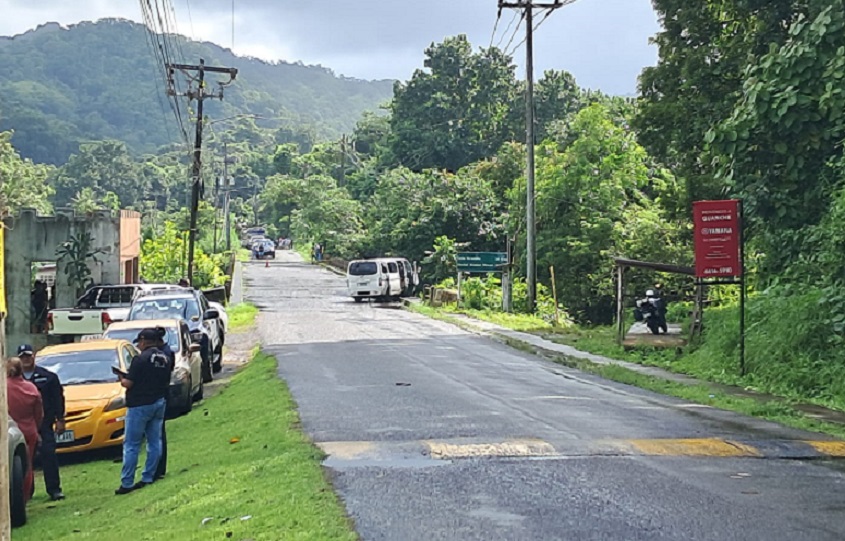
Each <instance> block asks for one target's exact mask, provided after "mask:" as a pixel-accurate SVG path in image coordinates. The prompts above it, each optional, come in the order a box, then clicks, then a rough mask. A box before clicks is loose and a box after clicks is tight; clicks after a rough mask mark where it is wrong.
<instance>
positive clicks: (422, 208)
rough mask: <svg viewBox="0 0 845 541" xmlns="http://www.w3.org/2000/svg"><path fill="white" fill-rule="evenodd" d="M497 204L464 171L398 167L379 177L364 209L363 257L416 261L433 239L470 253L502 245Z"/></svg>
mask: <svg viewBox="0 0 845 541" xmlns="http://www.w3.org/2000/svg"><path fill="white" fill-rule="evenodd" d="M498 208H499V205H498V204H497V201H496V197H495V195H494V193H493V190H492V187H491V185H490V183H489V182H486V181H484V180H483V179H481V178H479V177H478V176H477V175H475V174H473V173H472V170H471V169H470V168H467V169H462V170H460V171H459V172H458V173H455V174H452V173H445V172H439V171H424V172H422V173H414V172H413V171H410V170H408V169H404V168H399V169H393V170H390V171H387V172H385V173H384V174H383V175H382V176H381V177H380V178H379V183H378V187H377V188H376V191H375V194H374V196H373V198H372V199H371V201H370V202H369V205H368V211H369V212H368V213H367V216H366V223H367V225H368V230H369V232H370V237H371V238H370V246H369V251H368V254H371V255H380V254H385V253H392V254H401V255H402V256H404V257H407V258H408V259H411V260H419V259H421V258H422V257H423V255H424V254H425V250H426V249H428V247H430V246H432V245H433V244H434V241H435V239H436V238H437V237H441V236H446V237H449V238H452V239H455V240H456V241H457V242H460V243H466V244H467V245H468V246H470V247H471V248H473V249H478V250H484V249H492V248H495V249H501V248H503V245H504V239H503V237H502V230H501V216H500V215H499V214H498V213H497V209H498Z"/></svg>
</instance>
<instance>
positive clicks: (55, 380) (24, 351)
mask: <svg viewBox="0 0 845 541" xmlns="http://www.w3.org/2000/svg"><path fill="white" fill-rule="evenodd" d="M18 357H19V358H20V360H21V365H22V366H23V377H24V379H25V380H27V381H29V382H32V383H34V384H35V386H36V387H38V391H39V392H40V393H41V401H42V402H43V404H44V420H43V421H42V422H41V426H40V428H39V430H38V433H39V435H40V436H41V445H40V446H39V450H38V451H39V455H40V456H41V468H42V469H43V470H44V485H45V486H46V488H47V494H49V496H50V499H51V500H53V501H56V500H63V499H64V498H65V495H64V493H63V492H62V481H61V478H60V477H59V459H58V457H57V456H56V434H63V433H64V431H65V392H64V388H62V383H61V382H60V381H59V376H57V375H56V374H54V373H53V372H50V371H49V370H47V369H46V368H42V367H40V366H37V365H36V364H35V350H34V349H33V347H32V346H31V345H29V344H22V345H21V346H20V347H18Z"/></svg>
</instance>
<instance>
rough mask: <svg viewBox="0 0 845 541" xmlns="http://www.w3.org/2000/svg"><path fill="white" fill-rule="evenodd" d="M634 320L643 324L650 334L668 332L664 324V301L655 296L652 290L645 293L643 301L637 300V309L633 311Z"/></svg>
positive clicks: (667, 327)
mask: <svg viewBox="0 0 845 541" xmlns="http://www.w3.org/2000/svg"><path fill="white" fill-rule="evenodd" d="M634 319H635V320H636V321H642V322H645V324H646V326H647V327H648V330H650V331H651V333H652V334H660V331H661V330H662V331H663V334H667V333H668V332H669V326H668V324H667V323H666V301H664V300H663V299H662V298H660V297H659V296H657V295H656V294H655V293H654V291H653V290H651V289H649V290H648V291H646V298H645V299H638V300H637V307H636V308H635V309H634Z"/></svg>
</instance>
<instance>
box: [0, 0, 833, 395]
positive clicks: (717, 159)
mask: <svg viewBox="0 0 845 541" xmlns="http://www.w3.org/2000/svg"><path fill="white" fill-rule="evenodd" d="M652 3H653V5H654V8H655V10H656V11H657V13H658V15H659V16H660V17H661V18H662V19H663V20H665V21H672V24H671V25H665V28H663V29H662V30H661V31H660V32H659V33H658V34H657V35H656V36H655V43H656V44H657V47H658V53H659V59H658V62H657V64H656V65H655V66H653V67H649V68H646V69H645V70H644V71H643V73H642V74H641V77H640V88H639V96H638V97H637V99H623V98H619V97H613V96H607V95H604V94H602V93H601V92H596V91H591V90H586V89H583V88H581V87H579V86H578V84H577V81H576V80H575V78H574V77H573V76H572V75H571V74H569V73H566V72H564V71H553V70H552V71H547V72H545V73H544V74H542V75H541V76H540V77H538V80H537V85H536V91H535V92H536V95H535V96H534V98H535V108H536V112H537V118H536V124H537V159H536V196H535V203H536V232H537V236H536V241H537V242H536V246H537V251H538V269H537V270H538V278H539V281H540V282H541V284H543V287H541V288H540V291H539V292H538V298H539V299H540V303H539V314H538V315H539V316H540V318H541V319H542V321H543V323H540V322H539V321H538V329H544V326H545V325H547V324H549V322H550V319H549V317H550V310H549V308H550V303H549V300H548V299H549V296H550V295H549V291H550V290H552V286H553V285H554V286H555V289H556V291H557V301H558V303H559V305H560V309H561V316H560V318H559V324H558V326H560V327H562V328H563V329H564V331H565V332H563V333H560V335H561V336H560V337H558V339H560V340H570V341H573V342H577V343H578V344H579V345H580V346H581V347H582V348H585V349H586V348H591V349H592V350H593V351H597V352H601V353H604V354H607V355H611V356H622V357H623V358H626V359H628V360H631V359H636V360H638V362H644V363H651V364H658V365H661V366H665V367H667V368H669V369H671V370H676V371H681V372H685V373H689V374H692V375H695V376H697V377H701V378H704V379H708V380H712V381H718V382H725V383H731V384H736V385H740V386H745V387H751V388H753V389H757V390H760V391H764V392H771V393H776V394H779V395H782V396H786V397H789V398H790V399H794V400H803V401H811V402H816V403H820V404H825V405H829V406H832V407H837V408H840V409H843V408H845V383H843V382H845V378H843V375H845V243H844V242H843V239H845V225H843V224H845V152H844V151H843V148H845V145H843V142H845V92H843V91H842V88H841V86H842V85H841V82H842V80H843V78H845V56H843V55H842V51H843V48H845V0H801V1H798V0H784V1H782V2H778V3H777V5H776V6H775V7H773V8H772V9H770V10H760V9H759V5H758V4H759V2H753V1H748V0H726V1H719V2H716V1H715V0H705V2H704V8H702V9H689V8H688V7H687V6H686V4H685V3H684V2H678V1H677V0H654V1H653V2H652ZM725 21H730V24H725ZM705 50H706V51H707V54H703V53H702V51H705ZM424 56H425V61H424V65H423V66H422V67H421V69H419V70H417V71H415V73H414V74H413V75H412V76H411V78H410V79H409V80H407V81H403V82H399V83H397V84H396V85H395V87H394V92H393V97H392V99H391V100H390V102H389V103H388V104H387V106H386V107H385V108H384V111H385V114H375V113H366V114H364V115H362V116H361V118H360V119H359V121H358V122H357V124H356V126H355V128H354V130H352V134H351V137H350V139H349V140H347V139H346V138H344V139H343V140H340V141H337V140H335V141H326V140H323V141H319V140H317V139H315V137H314V136H313V134H314V133H315V132H319V130H316V131H315V130H314V129H313V127H310V126H306V125H296V126H288V125H285V126H282V127H278V126H274V127H273V128H272V129H271V128H267V127H264V126H265V125H266V124H264V123H258V124H257V123H256V122H255V120H254V119H248V118H238V119H234V120H232V124H231V125H230V126H229V127H228V128H226V129H224V128H223V127H222V126H221V127H220V129H218V130H210V132H209V136H208V139H207V141H208V145H209V148H211V147H215V146H216V147H219V146H220V145H221V144H223V143H225V144H227V149H228V150H227V152H228V154H229V156H230V157H232V158H233V165H232V167H231V169H230V170H229V172H230V174H231V175H232V176H233V177H234V178H235V179H236V182H235V188H234V189H233V191H232V193H231V196H232V205H231V207H230V210H231V213H232V218H233V220H232V223H234V224H238V225H240V226H243V225H245V224H256V223H261V224H262V225H265V226H266V229H267V233H268V236H270V237H271V238H275V237H277V236H282V235H284V236H287V237H291V238H293V239H294V240H295V242H296V247H297V250H298V251H300V253H302V252H303V249H304V254H303V255H304V256H305V257H306V260H307V259H308V258H309V256H308V248H309V247H310V245H311V244H312V243H313V242H320V243H321V244H323V245H324V246H325V247H326V249H325V253H326V254H327V255H330V256H336V257H339V258H341V259H348V258H352V257H376V256H382V255H396V256H401V257H406V258H408V259H409V260H411V261H417V262H420V263H421V264H422V274H423V281H424V283H426V284H438V283H441V282H443V281H444V280H446V279H447V278H450V277H453V276H455V270H456V269H455V268H454V256H455V254H456V253H457V252H459V251H502V250H504V247H505V245H506V243H507V240H508V239H510V241H511V244H512V245H513V246H514V247H515V260H514V261H515V264H516V269H515V275H516V277H517V280H516V282H515V289H518V288H524V280H523V279H522V278H524V276H525V261H526V257H525V255H526V254H525V249H524V247H525V245H526V238H525V237H526V231H525V230H526V228H525V201H526V197H527V194H526V188H525V186H526V184H525V178H524V169H525V160H524V155H525V154H524V151H525V147H524V144H523V143H521V142H520V141H522V140H523V136H522V134H523V133H524V118H523V112H524V105H525V104H524V98H523V92H524V90H525V88H524V82H522V81H520V80H519V79H518V78H517V74H516V66H515V64H514V58H513V56H512V55H511V54H509V53H508V52H507V51H503V50H501V49H500V48H498V47H487V48H477V47H473V45H472V44H471V43H470V42H469V40H468V39H467V37H466V36H463V35H459V36H452V37H448V38H446V39H444V40H443V41H442V42H440V43H434V44H432V45H431V46H430V47H428V48H426V50H425V51H424ZM0 113H2V111H0ZM90 139H96V137H93V136H92V137H91V138H90ZM14 140H15V139H14V138H13V137H12V136H11V135H9V134H4V135H0V155H1V156H0V176H2V178H4V179H7V180H6V182H5V183H3V185H2V187H1V188H0V212H14V211H15V210H17V209H19V208H20V207H21V206H22V205H23V204H27V205H29V206H35V207H38V208H39V209H42V210H49V208H50V207H54V206H59V205H67V204H72V205H76V206H77V207H79V208H80V209H83V208H84V209H90V208H91V206H92V205H94V206H98V205H99V206H101V207H102V206H105V207H107V208H114V206H116V205H119V206H121V207H129V208H135V209H137V210H141V211H143V212H144V216H145V219H144V220H145V221H144V236H145V239H146V241H147V242H145V249H144V261H142V266H143V268H144V269H145V270H147V272H150V273H151V274H153V275H157V274H156V271H154V270H155V269H158V268H159V267H162V265H160V263H161V262H160V261H159V259H163V258H166V259H167V261H168V263H167V266H166V268H167V269H168V272H172V273H173V274H174V275H175V274H181V273H183V272H184V271H183V269H182V267H179V265H182V266H183V265H184V263H183V262H184V259H185V258H184V255H183V254H184V248H182V247H180V243H179V242H178V241H177V239H178V238H180V237H179V235H180V234H182V235H183V234H184V232H185V230H186V229H187V227H188V226H187V223H186V215H187V214H186V212H185V210H184V209H182V208H180V207H181V205H182V202H184V201H185V200H186V196H187V190H188V188H189V183H187V182H185V179H186V178H188V173H187V172H188V168H189V164H190V161H189V156H187V155H186V154H185V153H184V152H183V151H180V150H176V149H175V148H172V147H163V148H162V149H160V150H159V151H158V152H156V153H155V154H152V155H147V156H143V157H139V156H137V154H134V153H133V152H131V151H130V149H129V147H128V146H127V145H126V144H125V143H122V142H119V141H92V142H91V143H85V144H82V145H79V148H78V149H74V150H73V151H71V152H68V153H67V154H68V156H69V157H68V159H67V161H66V162H65V163H63V164H61V165H59V164H56V165H41V164H36V163H33V162H31V161H28V160H27V159H26V158H30V157H31V156H27V155H24V156H20V155H19V151H20V149H15V148H14V147H13V145H12V143H13V142H14ZM350 140H351V141H352V143H351V144H348V143H349V141H350ZM42 146H43V145H42ZM212 162H213V160H207V161H206V163H205V165H204V167H207V169H206V170H205V171H203V175H204V176H205V177H206V178H214V177H215V173H214V171H213V169H212ZM213 192H214V190H211V189H208V190H206V194H205V200H204V201H203V203H202V205H201V207H200V216H199V220H200V225H199V231H200V232H201V235H200V240H199V248H200V249H201V252H202V254H205V255H204V256H200V259H199V261H200V262H201V263H200V266H201V268H200V269H198V273H197V277H198V283H197V284H196V285H200V286H205V285H215V284H217V283H219V282H220V280H221V279H223V280H224V279H225V278H224V277H223V275H224V274H225V273H226V269H225V268H224V267H225V265H226V262H227V261H229V260H230V259H227V257H230V254H228V255H227V254H226V253H224V252H223V250H222V248H221V244H222V241H221V239H222V237H223V236H224V235H223V232H222V228H221V223H222V220H221V216H220V215H219V212H217V211H216V210H215V209H214V206H213V203H214V194H213ZM728 197H730V198H741V199H742V200H743V202H744V203H743V208H744V212H745V217H744V218H745V221H746V226H747V228H746V233H747V234H746V235H745V238H746V240H747V243H746V244H747V246H746V254H747V256H748V257H747V269H748V273H747V274H748V283H749V286H750V288H751V290H752V292H753V294H752V296H751V299H750V302H749V314H748V369H749V370H748V374H747V375H745V376H741V375H740V373H739V370H738V366H737V363H736V358H737V355H738V351H737V350H738V343H737V339H736V334H737V333H736V327H735V323H734V322H735V321H736V319H737V318H736V309H737V308H736V303H735V300H734V299H731V298H730V297H727V296H726V295H725V294H724V293H723V292H721V291H719V288H711V289H710V291H709V293H708V299H707V300H708V301H711V302H712V304H710V305H709V306H710V308H709V309H708V310H707V312H706V313H705V325H706V328H705V333H704V335H703V336H702V337H701V338H700V339H696V340H695V341H694V342H693V344H692V345H691V346H690V347H689V348H688V349H686V350H685V351H683V352H682V354H681V355H678V356H676V355H674V353H667V352H654V351H638V352H625V351H619V350H618V348H617V349H616V350H614V348H615V347H616V346H615V345H614V344H613V342H612V340H605V339H604V337H605V335H606V334H607V333H606V332H605V331H602V330H601V328H602V326H606V325H609V324H611V323H612V322H613V319H614V317H615V300H614V295H615V287H614V272H613V271H614V265H613V261H612V258H613V257H614V256H622V257H626V258H631V259H639V260H644V261H654V262H663V263H671V264H675V265H690V264H691V263H692V261H693V249H692V244H693V242H692V240H693V239H692V237H693V235H692V223H691V206H692V203H693V202H694V201H699V200H706V199H724V198H728ZM4 201H5V203H4ZM4 205H5V207H4ZM173 233H176V237H175V238H174V236H173ZM235 235H237V231H235ZM235 238H237V236H235ZM162 239H171V240H169V241H164V240H162ZM147 246H149V248H148V247H147ZM205 256H207V259H206V258H205ZM174 265H176V266H177V270H172V268H173V266H174ZM162 268H164V267H162ZM552 268H554V269H555V270H554V275H555V284H552V270H551V269H552ZM145 278H149V277H147V276H145ZM167 278H168V280H169V279H170V278H171V276H170V275H168V276H167ZM658 282H659V283H660V284H661V285H662V289H663V291H664V292H676V293H677V296H678V297H679V298H682V299H685V300H689V299H690V297H691V281H690V280H689V278H688V277H686V276H684V277H678V276H673V275H660V274H657V273H648V272H639V271H637V272H634V271H632V272H631V273H630V274H629V282H628V291H627V294H628V297H629V298H631V297H632V296H634V295H642V294H643V293H644V291H645V290H646V289H648V288H650V287H652V286H654V285H655V283H658ZM494 285H495V284H493V282H492V281H491V280H489V279H487V280H476V279H475V278H473V279H471V280H468V281H467V282H466V288H467V289H466V290H465V294H466V304H465V305H464V307H463V308H464V309H466V310H471V311H474V312H473V313H474V314H476V315H477V316H479V317H482V318H486V319H490V320H496V321H498V322H506V321H510V320H513V321H510V323H511V324H512V325H518V326H519V328H521V329H529V328H530V327H531V326H532V324H533V323H532V322H531V321H525V320H524V319H523V318H521V317H517V318H512V317H511V316H503V315H500V314H499V313H498V309H497V307H496V306H497V302H496V301H497V299H496V297H495V294H494V289H495V287H494ZM515 297H516V298H524V297H523V296H520V295H517V294H516V291H515ZM714 301H715V302H714ZM551 308H552V309H554V306H553V301H552V303H551ZM631 308H632V306H628V307H627V310H628V312H630V309H631ZM515 310H516V311H517V312H519V313H525V312H527V310H525V309H523V308H521V307H519V306H518V305H517V304H516V303H515ZM626 317H627V316H626ZM545 330H546V331H548V328H547V327H546V328H545Z"/></svg>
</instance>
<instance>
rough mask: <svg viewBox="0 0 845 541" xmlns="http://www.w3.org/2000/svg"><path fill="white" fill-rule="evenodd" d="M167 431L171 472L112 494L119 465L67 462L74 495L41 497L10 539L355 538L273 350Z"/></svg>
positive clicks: (66, 479) (66, 478)
mask: <svg viewBox="0 0 845 541" xmlns="http://www.w3.org/2000/svg"><path fill="white" fill-rule="evenodd" d="M167 432H168V437H169V451H170V459H169V464H168V474H167V477H166V478H165V479H163V480H162V481H159V482H157V483H156V484H154V485H152V486H150V487H146V488H144V489H142V490H140V491H138V492H134V493H130V494H128V495H125V496H115V495H114V489H115V488H117V486H118V484H119V476H120V464H119V463H114V462H112V461H111V460H107V461H104V460H99V461H91V462H85V463H81V464H75V465H70V466H64V467H63V468H62V484H63V488H64V489H65V493H66V494H67V496H68V499H67V500H65V501H63V502H58V503H52V502H49V501H47V500H46V497H44V496H43V495H39V496H36V498H35V500H34V501H33V503H31V504H30V509H29V519H30V520H29V524H28V525H27V526H25V527H23V528H20V529H17V530H15V532H14V540H15V541H47V540H50V541H64V540H79V539H85V540H102V541H116V540H127V541H129V540H132V541H146V540H162V541H173V540H179V541H190V540H208V539H227V538H232V539H236V540H247V539H250V540H254V541H259V540H265V541H276V540H281V539H296V540H306V539H309V540H310V539H314V540H323V539H325V540H344V539H346V540H354V539H357V534H355V533H354V532H353V530H352V528H351V524H350V521H349V520H348V519H347V517H346V516H345V513H344V509H343V506H342V504H341V503H340V502H339V501H338V498H337V497H336V496H335V494H334V492H333V491H332V488H331V486H330V484H329V483H328V481H327V480H326V478H325V476H324V474H323V470H322V468H321V466H320V461H321V460H322V458H323V455H322V453H321V452H320V451H319V450H318V449H317V448H316V447H314V446H313V445H312V444H311V443H310V442H309V441H308V440H307V438H306V437H305V436H304V435H303V434H302V432H301V431H300V430H299V416H298V414H297V412H296V409H295V404H294V402H293V399H292V398H291V395H290V393H289V392H288V390H287V388H286V386H285V385H284V383H283V382H282V381H281V380H279V379H278V377H277V375H276V361H275V359H274V358H272V357H269V356H267V355H262V354H259V355H257V356H256V357H255V359H254V360H253V361H252V362H250V363H249V364H248V365H247V366H246V367H245V368H244V369H243V370H242V371H241V372H240V373H238V374H237V375H235V376H234V378H233V379H232V381H231V383H230V384H229V386H228V387H227V388H225V389H224V390H223V391H222V392H221V394H219V395H218V396H215V397H213V398H211V399H210V400H208V401H207V402H206V403H204V404H202V405H197V406H196V407H195V408H194V411H193V412H192V413H191V414H189V415H187V416H185V417H182V418H180V419H177V420H174V421H170V422H168V424H167ZM233 438H238V439H239V441H238V442H237V443H231V442H230V440H232V439H233ZM232 441H233V440H232ZM37 482H38V483H39V484H38V487H39V489H40V488H41V487H42V486H43V485H42V484H41V482H40V480H37ZM246 516H251V518H250V519H248V520H241V518H242V517H246ZM205 518H211V520H210V521H208V523H207V524H206V525H205V526H202V525H201V523H202V521H203V519H205Z"/></svg>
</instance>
